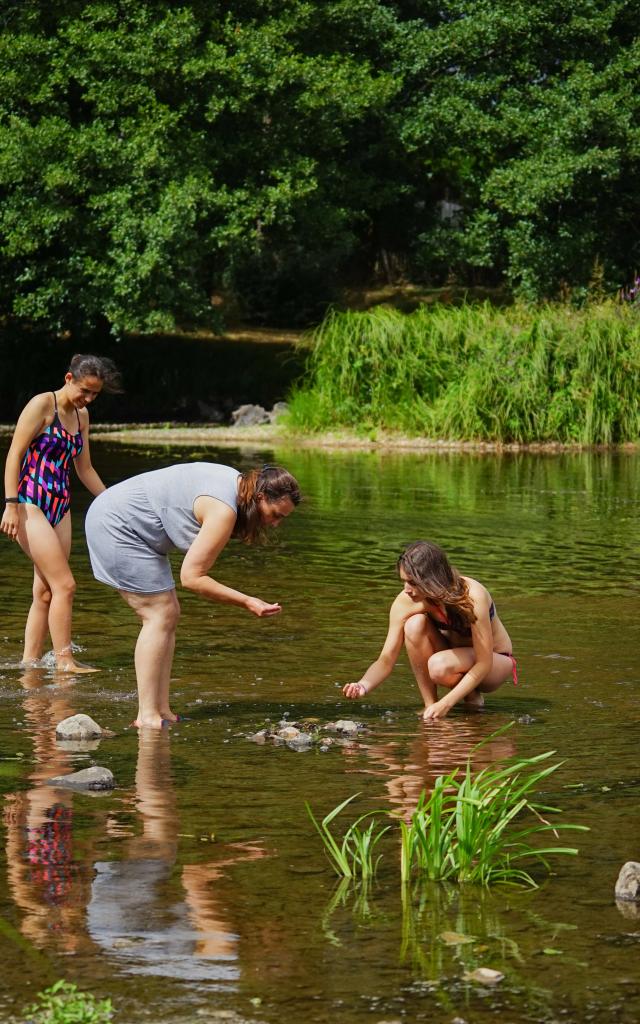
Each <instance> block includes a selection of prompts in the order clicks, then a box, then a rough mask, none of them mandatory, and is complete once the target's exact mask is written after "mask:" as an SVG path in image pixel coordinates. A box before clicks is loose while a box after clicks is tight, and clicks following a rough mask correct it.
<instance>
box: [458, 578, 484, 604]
mask: <svg viewBox="0 0 640 1024" xmlns="http://www.w3.org/2000/svg"><path fill="white" fill-rule="evenodd" d="M462 578H463V580H464V581H465V583H466V584H467V586H468V588H469V597H470V598H471V600H472V601H473V603H474V606H476V607H478V608H484V607H486V608H488V607H489V605H490V604H491V595H490V593H489V591H488V590H487V588H486V587H485V585H484V583H480V581H479V580H474V579H473V578H472V577H471V576H463V577H462Z"/></svg>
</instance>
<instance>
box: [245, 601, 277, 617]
mask: <svg viewBox="0 0 640 1024" xmlns="http://www.w3.org/2000/svg"><path fill="white" fill-rule="evenodd" d="M247 609H248V610H249V611H250V612H252V614H253V615H257V616H258V618H259V619H264V618H266V616H267V615H278V614H279V613H280V612H281V611H282V605H279V604H267V602H266V601H261V600H260V598H259V597H250V598H249V601H248V603H247Z"/></svg>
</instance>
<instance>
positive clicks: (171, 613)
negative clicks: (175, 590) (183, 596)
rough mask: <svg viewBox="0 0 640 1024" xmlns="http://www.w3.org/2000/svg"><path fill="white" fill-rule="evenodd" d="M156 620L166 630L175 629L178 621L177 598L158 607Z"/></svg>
mask: <svg viewBox="0 0 640 1024" xmlns="http://www.w3.org/2000/svg"><path fill="white" fill-rule="evenodd" d="M157 621H158V622H159V624H160V625H161V627H162V629H163V630H165V631H166V632H171V633H174V632H175V631H176V629H177V628H178V623H179V621H180V605H179V603H178V599H177V598H175V600H173V601H169V602H167V604H165V605H163V606H162V607H161V608H159V609H158V615H157Z"/></svg>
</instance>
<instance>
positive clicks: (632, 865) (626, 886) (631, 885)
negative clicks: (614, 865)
mask: <svg viewBox="0 0 640 1024" xmlns="http://www.w3.org/2000/svg"><path fill="white" fill-rule="evenodd" d="M616 899H617V900H631V901H634V902H635V901H638V900H640V864H639V863H638V861H635V860H628V861H627V863H626V864H623V865H622V867H621V868H620V874H619V875H618V880H617V881H616Z"/></svg>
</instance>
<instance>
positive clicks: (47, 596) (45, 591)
mask: <svg viewBox="0 0 640 1024" xmlns="http://www.w3.org/2000/svg"><path fill="white" fill-rule="evenodd" d="M33 600H34V601H35V603H36V604H46V605H49V604H51V590H50V588H49V587H48V586H47V584H46V583H44V582H43V581H42V580H36V581H35V582H34V584H33Z"/></svg>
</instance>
